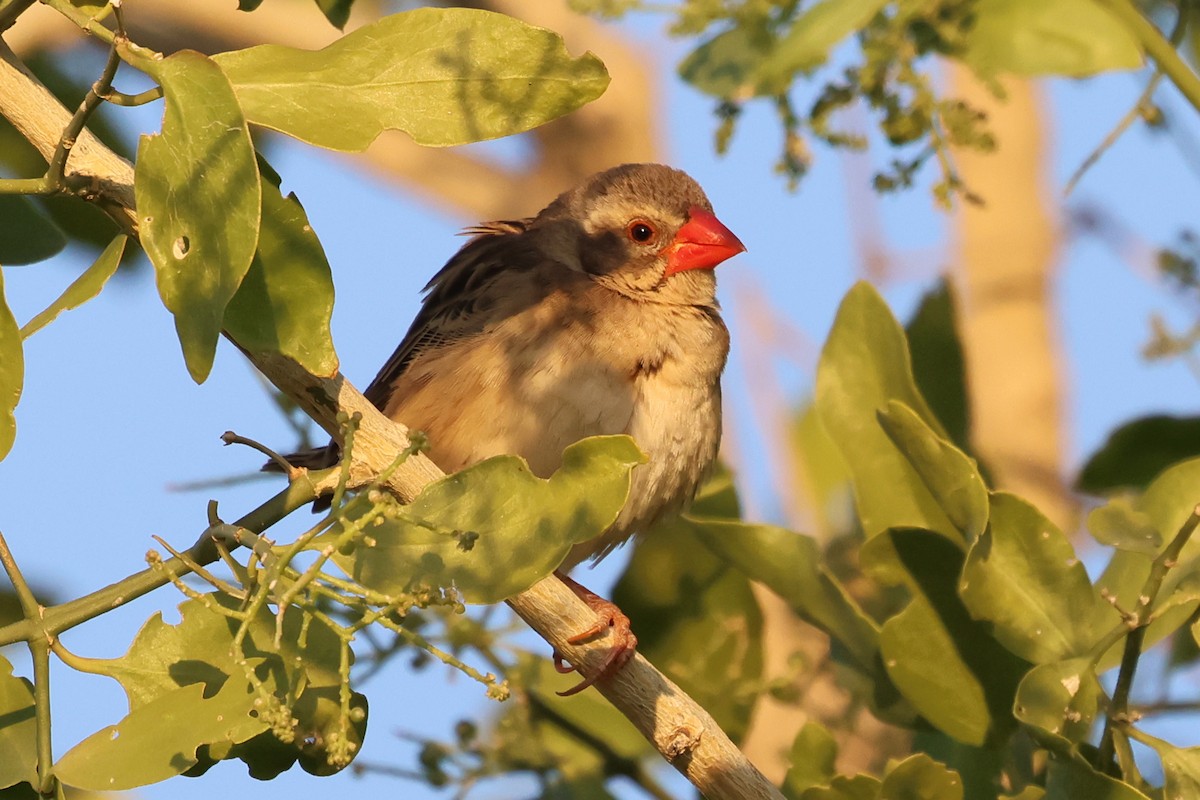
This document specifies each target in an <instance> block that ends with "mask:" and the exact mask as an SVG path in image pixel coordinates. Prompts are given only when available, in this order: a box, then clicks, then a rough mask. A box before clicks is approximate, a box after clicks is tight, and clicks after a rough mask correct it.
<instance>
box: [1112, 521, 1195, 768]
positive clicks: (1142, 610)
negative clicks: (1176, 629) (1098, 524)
mask: <svg viewBox="0 0 1200 800" xmlns="http://www.w3.org/2000/svg"><path fill="white" fill-rule="evenodd" d="M1198 525H1200V506H1197V507H1195V508H1193V509H1192V514H1191V516H1189V517H1188V519H1187V522H1185V523H1183V527H1181V528H1180V529H1179V532H1178V533H1177V534H1175V538H1174V539H1172V540H1171V543H1170V544H1168V545H1167V547H1166V549H1165V550H1163V551H1162V552H1161V553H1159V554H1158V557H1157V558H1155V559H1154V562H1153V563H1152V564H1151V565H1150V574H1149V576H1148V577H1147V578H1146V584H1145V586H1143V587H1142V592H1141V594H1140V595H1139V596H1138V603H1137V606H1135V607H1134V610H1133V612H1132V613H1133V624H1134V625H1135V626H1136V627H1134V629H1133V630H1132V631H1131V632H1130V633H1129V638H1127V639H1126V640H1125V652H1124V654H1123V655H1122V656H1121V668H1120V671H1119V672H1118V673H1117V684H1116V686H1115V687H1114V689H1113V695H1112V703H1111V704H1110V705H1109V709H1108V716H1107V718H1106V719H1105V721H1104V734H1103V735H1102V736H1101V737H1100V748H1099V751H1098V753H1097V756H1096V768H1097V769H1098V770H1099V771H1100V772H1108V769H1109V766H1110V765H1111V764H1112V763H1113V755H1114V753H1115V747H1116V744H1115V742H1114V739H1113V731H1114V729H1115V728H1117V727H1121V728H1125V727H1127V726H1128V723H1129V692H1130V690H1131V689H1132V688H1133V675H1134V673H1135V672H1136V671H1137V665H1138V659H1139V658H1141V655H1142V643H1143V641H1144V640H1145V638H1146V628H1147V627H1148V626H1149V624H1150V615H1151V613H1152V612H1153V610H1154V601H1155V600H1156V599H1157V598H1158V591H1159V589H1161V588H1162V583H1163V580H1164V579H1165V578H1166V577H1167V573H1168V572H1169V571H1170V570H1171V568H1172V567H1174V566H1175V564H1176V562H1177V561H1178V560H1179V554H1180V552H1182V551H1183V547H1184V545H1185V544H1187V541H1188V539H1190V538H1191V536H1192V533H1194V532H1195V530H1196V527H1197V526H1198Z"/></svg>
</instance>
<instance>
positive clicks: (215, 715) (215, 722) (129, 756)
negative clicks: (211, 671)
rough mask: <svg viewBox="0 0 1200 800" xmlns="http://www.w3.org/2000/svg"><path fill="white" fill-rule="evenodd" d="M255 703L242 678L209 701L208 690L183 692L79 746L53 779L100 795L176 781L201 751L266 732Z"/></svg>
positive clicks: (146, 707) (155, 702)
mask: <svg viewBox="0 0 1200 800" xmlns="http://www.w3.org/2000/svg"><path fill="white" fill-rule="evenodd" d="M254 697H255V692H254V690H253V688H252V687H251V686H250V685H249V682H248V681H247V680H246V679H245V678H238V677H231V678H230V679H229V680H227V681H225V684H224V686H222V687H221V689H220V690H219V691H218V692H217V693H216V695H214V696H212V697H205V687H204V685H203V684H192V685H189V686H184V687H181V688H178V689H176V690H174V691H171V692H168V693H166V694H164V695H162V696H160V697H158V698H157V699H155V700H152V701H150V702H149V703H147V704H145V705H143V706H140V707H138V708H137V709H135V710H133V711H131V712H130V713H129V715H128V716H127V717H125V719H123V720H122V721H121V722H120V723H118V724H117V725H110V726H108V727H107V728H104V729H103V730H100V731H97V732H96V733H94V734H92V735H91V736H89V737H88V738H86V739H84V740H83V741H82V742H80V743H79V744H77V745H75V747H73V748H71V749H70V750H69V751H67V753H66V754H65V755H63V757H62V758H61V759H59V761H58V763H57V764H55V765H54V773H55V775H57V776H58V778H59V780H61V781H62V782H63V783H65V784H67V785H68V786H75V787H78V788H80V789H92V790H97V791H99V790H110V791H115V790H121V789H132V788H134V787H137V786H145V785H147V784H150V783H157V782H158V781H162V780H166V779H167V778H171V777H174V776H176V775H179V774H180V773H182V772H185V771H186V770H188V769H189V768H191V766H192V765H194V764H195V763H196V761H197V757H196V751H197V750H198V749H199V748H200V747H201V746H202V745H206V744H210V743H213V742H230V743H234V744H236V743H239V742H244V741H246V740H247V739H249V738H251V737H252V736H255V735H256V734H258V733H261V732H263V731H264V730H266V728H267V724H266V723H265V722H264V721H263V720H262V719H260V718H258V716H257V715H256V716H251V714H250V712H251V709H252V708H253V701H254Z"/></svg>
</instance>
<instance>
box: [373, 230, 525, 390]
mask: <svg viewBox="0 0 1200 800" xmlns="http://www.w3.org/2000/svg"><path fill="white" fill-rule="evenodd" d="M532 221H533V220H532V219H521V220H504V221H499V222H487V223H483V224H481V225H478V226H475V227H472V228H468V229H467V230H465V231H464V233H465V234H467V235H469V236H471V240H470V241H468V242H467V243H466V244H465V245H463V246H462V249H460V250H459V251H458V252H457V253H456V254H455V255H454V256H453V257H452V258H451V259H450V260H449V261H447V262H446V265H445V266H444V267H442V268H441V270H439V271H438V273H437V274H436V275H434V276H433V278H432V279H430V281H429V283H428V284H426V285H425V288H424V289H423V291H424V292H426V295H425V298H424V300H423V301H422V303H421V310H420V312H418V313H417V316H416V318H415V319H414V320H413V322H412V325H411V326H410V327H409V329H408V333H407V334H405V336H404V339H403V340H402V341H401V342H400V345H399V346H398V347H397V348H396V351H395V352H394V353H392V356H391V358H389V359H388V360H387V362H386V363H385V364H384V365H383V368H382V369H380V370H379V374H378V375H376V376H375V380H373V381H371V385H370V386H368V387H367V389H366V391H365V392H364V393H363V394H365V395H366V397H367V399H368V400H370V401H371V402H372V403H374V404H375V406H376V407H377V408H380V409H382V408H385V407H386V405H387V402H388V399H389V398H390V397H391V394H392V390H393V388H394V387H395V385H396V381H397V380H398V379H399V378H400V376H401V375H403V374H404V371H405V370H406V369H407V368H408V366H409V364H411V363H412V361H413V359H415V358H417V357H418V356H420V355H421V354H423V353H428V352H430V351H432V350H435V349H437V348H441V347H445V346H447V345H451V344H454V343H456V342H460V341H462V340H463V339H467V338H470V337H472V336H475V335H477V334H479V333H480V332H482V331H483V330H484V329H485V328H486V327H487V325H488V324H489V323H491V322H492V321H493V317H494V314H493V313H489V312H492V311H493V309H494V308H495V306H496V304H497V300H498V294H500V291H498V287H497V286H496V284H497V283H498V282H500V281H503V280H504V279H505V278H506V277H513V276H515V275H516V274H518V273H521V272H523V271H526V269H527V268H532V267H534V266H536V263H537V260H536V259H535V258H532V257H531V255H530V253H529V252H528V251H527V248H526V247H525V246H524V245H523V242H522V241H521V236H522V234H524V233H525V231H526V230H527V229H528V227H529V224H530V223H531V222H532Z"/></svg>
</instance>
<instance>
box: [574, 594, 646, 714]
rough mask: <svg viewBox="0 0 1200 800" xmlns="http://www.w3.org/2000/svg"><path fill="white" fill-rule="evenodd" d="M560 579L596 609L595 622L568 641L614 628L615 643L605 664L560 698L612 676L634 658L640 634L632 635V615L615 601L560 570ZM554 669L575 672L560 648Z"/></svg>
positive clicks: (613, 640)
mask: <svg viewBox="0 0 1200 800" xmlns="http://www.w3.org/2000/svg"><path fill="white" fill-rule="evenodd" d="M555 574H556V575H558V578H559V580H561V581H562V582H563V583H565V584H566V585H567V586H568V587H570V589H571V591H573V592H574V593H575V594H576V595H578V596H579V599H581V600H582V601H583V602H585V603H587V604H588V606H589V607H590V608H591V609H592V610H593V611H595V612H596V624H595V625H593V626H592V627H590V628H588V629H587V630H585V631H582V632H580V633H577V634H575V635H574V636H572V637H571V638H570V639H567V641H568V642H569V643H571V644H581V643H583V642H586V641H587V640H588V639H591V638H592V637H594V636H598V635H600V634H603V633H604V632H605V631H609V630H611V631H612V646H611V647H610V648H609V651H608V657H607V658H606V659H605V660H604V664H603V665H602V666H601V667H600V669H599V670H598V671H597V672H596V674H595V675H592V676H591V677H590V678H584V679H583V681H581V682H580V683H578V684H577V685H575V686H572V687H571V688H570V689H567V690H566V691H565V692H558V694H559V696H561V697H568V696H570V695H573V694H578V693H579V692H582V691H583V690H584V689H586V688H588V687H589V686H591V685H592V684H594V683H595V682H596V681H598V680H601V679H606V678H611V677H612V676H613V675H616V674H617V672H619V671H620V670H621V667H623V666H625V662H626V661H628V660H629V659H631V658H633V654H634V652H636V650H637V637H636V636H634V635H633V630H632V629H631V628H630V627H629V617H627V616H625V614H624V613H622V611H621V609H619V608H617V606H616V604H615V603H613V602H612V601H611V600H605V599H604V598H603V597H601V596H600V595H598V594H596V593H595V592H593V591H591V590H590V589H588V588H587V587H586V586H583V585H582V584H580V583H578V582H576V581H574V580H572V579H571V578H569V577H567V576H566V575H564V574H563V573H561V572H557V573H555ZM553 657H554V669H555V670H557V671H558V672H561V673H567V672H575V671H576V669H575V667H573V666H571V665H570V664H568V663H566V662H565V661H564V660H563V657H562V653H560V652H558V650H555V651H554V656H553Z"/></svg>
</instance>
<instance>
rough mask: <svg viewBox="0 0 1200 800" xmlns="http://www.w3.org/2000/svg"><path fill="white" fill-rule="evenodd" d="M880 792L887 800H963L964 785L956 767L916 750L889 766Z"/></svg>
mask: <svg viewBox="0 0 1200 800" xmlns="http://www.w3.org/2000/svg"><path fill="white" fill-rule="evenodd" d="M880 795H881V796H882V797H884V798H886V800H962V796H963V784H962V780H961V779H960V778H959V777H958V773H957V772H955V771H954V770H952V769H947V768H946V766H945V765H944V764H939V763H938V762H936V761H934V760H933V759H932V758H930V757H929V756H928V755H926V754H925V753H915V754H913V755H911V756H909V757H908V758H906V759H904V760H903V761H900V762H899V763H896V764H892V765H891V766H890V767H889V769H888V771H887V774H886V775H885V776H884V777H883V787H882V791H881V792H880Z"/></svg>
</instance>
